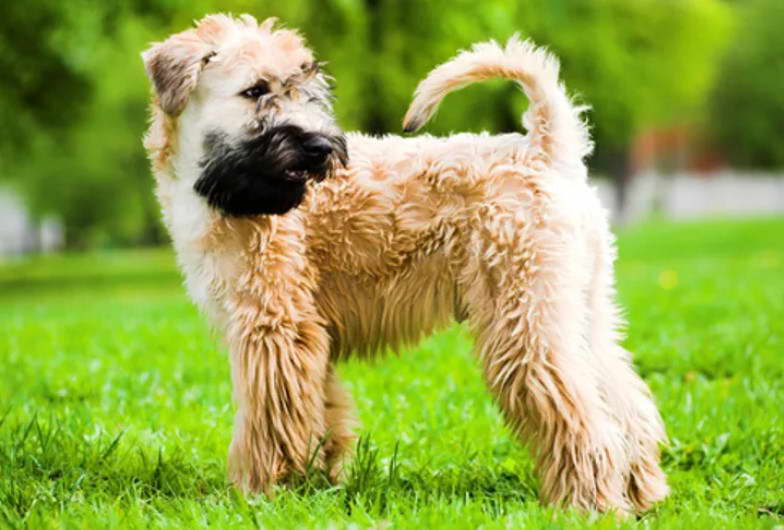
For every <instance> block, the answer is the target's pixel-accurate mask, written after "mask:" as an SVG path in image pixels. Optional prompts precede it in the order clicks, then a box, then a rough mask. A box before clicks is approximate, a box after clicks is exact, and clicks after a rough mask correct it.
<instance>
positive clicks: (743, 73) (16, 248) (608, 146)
mask: <svg viewBox="0 0 784 530" xmlns="http://www.w3.org/2000/svg"><path fill="white" fill-rule="evenodd" d="M214 11H228V12H234V13H241V12H248V13H251V14H253V15H255V16H256V17H258V18H260V19H261V18H264V17H267V16H273V15H274V16H278V17H280V19H281V20H282V21H283V23H285V24H286V25H288V26H291V27H296V28H300V29H301V31H302V32H303V33H304V35H305V36H306V37H307V39H308V40H309V42H310V44H311V45H312V47H313V48H314V49H315V50H316V53H317V54H318V56H319V58H320V59H322V60H325V61H327V63H328V66H327V70H328V71H329V72H330V73H331V74H332V75H333V76H334V77H335V78H336V80H337V89H336V92H337V94H336V95H337V104H336V112H337V114H338V118H339V121H340V123H341V125H342V126H343V127H344V128H345V129H347V130H351V129H359V130H363V131H367V132H373V133H386V132H390V133H399V132H400V121H401V118H402V116H403V113H404V112H405V110H406V107H407V104H408V102H409V101H410V97H411V94H412V92H413V90H414V88H415V86H416V84H417V82H418V81H419V80H420V79H421V78H422V77H423V76H424V75H425V74H426V73H427V72H428V71H429V70H430V69H431V68H432V67H434V66H435V65H436V64H438V63H440V62H442V61H444V60H446V59H448V58H449V57H450V56H452V55H453V54H454V53H455V52H456V51H457V50H458V49H461V48H464V47H467V46H469V45H470V44H471V43H473V42H476V41H480V40H485V39H488V38H495V39H499V40H504V39H506V38H507V37H509V36H510V35H511V34H512V33H515V32H519V33H521V34H522V35H523V36H524V37H530V38H532V39H534V40H535V41H536V42H538V43H540V44H545V45H547V46H549V47H550V48H551V49H552V50H553V51H554V52H555V53H556V54H557V55H558V56H559V57H560V58H561V61H562V64H563V76H564V79H565V81H566V83H567V85H568V87H569V89H570V90H571V91H572V92H574V93H576V94H578V95H579V97H580V99H581V100H582V101H584V102H587V103H589V104H590V105H591V106H592V108H593V110H592V111H591V113H590V115H589V118H590V122H591V124H592V128H593V134H594V136H595V139H596V142H597V149H596V153H595V154H594V156H593V157H592V158H591V159H590V161H589V164H590V167H591V174H592V176H593V177H594V178H595V179H596V182H597V185H598V186H599V188H600V192H601V194H602V197H603V199H604V201H605V203H606V205H607V206H608V207H609V208H611V209H612V211H613V214H614V216H615V219H616V221H617V222H632V221H634V220H637V219H641V218H646V217H650V216H664V217H672V218H687V217H691V218H694V217H701V216H708V215H749V214H755V213H760V214H761V213H766V214H771V213H773V214H775V213H782V212H784V178H782V174H784V169H783V168H784V32H783V31H782V28H784V2H782V1H781V0H732V1H730V0H599V1H594V0H520V1H516V2H513V1H509V0H483V1H482V2H476V1H475V0H449V1H447V0H433V1H427V2H422V1H420V0H335V1H333V2H323V1H320V0H318V1H317V0H300V1H297V2H248V1H241V0H227V1H222V2H217V1H210V0H188V1H185V0H123V1H120V0H107V1H103V2H94V1H89V0H68V1H67V2H63V1H60V0H37V1H35V2H29V3H28V2H4V3H3V5H2V7H0V70H2V72H3V74H2V75H1V76H0V123H2V128H0V256H13V255H18V254H23V253H29V252H38V251H42V250H57V249H66V250H82V249H96V248H98V249H100V248H116V247H129V246H149V245H159V244H163V243H165V242H166V241H167V237H166V234H165V232H164V230H163V229H162V226H161V223H160V220H159V211H158V207H157V205H156V204H155V202H154V198H153V194H152V187H153V180H152V177H151V175H150V171H149V169H148V165H147V161H146V159H145V155H144V152H143V149H142V145H141V136H142V134H143V132H144V129H145V126H146V121H147V102H148V98H149V85H148V82H147V79H146V78H145V75H144V71H143V68H142V63H141V60H140V58H139V53H140V52H141V51H142V50H143V49H145V48H146V46H147V45H148V43H150V42H151V41H155V40H162V39H163V38H165V37H166V36H167V35H169V34H170V33H173V32H176V31H180V30H182V29H185V28H186V27H188V26H189V25H190V24H191V22H192V20H193V19H195V18H200V17H201V16H203V15H204V14H206V13H210V12H214ZM525 105H526V101H525V98H524V97H523V96H522V95H521V94H519V93H518V90H517V88H516V87H515V86H513V85H512V84H511V83H508V82H491V83H487V84H484V85H481V86H475V87H471V88H469V89H466V90H465V91H463V92H461V93H458V94H455V95H453V96H450V98H449V100H448V101H447V103H446V104H445V105H444V107H443V108H442V110H441V112H440V114H439V115H438V116H437V118H436V119H435V120H434V121H433V122H432V124H431V125H429V127H428V129H427V130H428V132H431V133H435V134H445V133H449V132H451V131H464V130H473V131H478V130H482V129H486V130H489V131H492V132H502V131H516V130H519V127H520V113H521V112H522V111H523V110H524V108H525Z"/></svg>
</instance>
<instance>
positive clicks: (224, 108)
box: [142, 15, 347, 216]
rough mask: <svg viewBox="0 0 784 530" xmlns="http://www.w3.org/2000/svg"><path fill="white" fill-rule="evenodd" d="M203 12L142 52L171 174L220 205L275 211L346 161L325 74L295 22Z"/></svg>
mask: <svg viewBox="0 0 784 530" xmlns="http://www.w3.org/2000/svg"><path fill="white" fill-rule="evenodd" d="M274 25H275V20H274V19H268V20H266V21H264V22H262V23H261V24H259V23H257V22H256V20H255V19H254V18H253V17H251V16H248V15H243V16H241V17H240V18H233V17H230V16H226V15H211V16H208V17H205V18H204V19H202V20H201V21H199V22H197V24H196V27H195V28H192V29H189V30H187V31H183V32H182V33H177V34H175V35H173V36H171V37H169V38H168V39H167V40H165V41H164V42H161V43H156V44H154V45H153V46H152V47H151V48H150V49H149V50H147V51H146V52H144V53H143V54H142V58H143V60H144V65H145V70H146V71H147V75H148V76H149V78H150V80H151V82H152V84H153V87H154V90H155V94H156V104H157V105H158V106H159V108H160V110H161V111H162V112H163V113H164V114H165V117H166V119H168V120H171V121H172V123H176V127H175V128H176V135H177V140H176V146H177V147H176V156H175V157H174V158H175V159H174V160H173V161H172V164H174V166H175V172H176V173H177V177H178V178H185V179H191V180H192V182H190V184H191V185H192V186H193V189H194V190H195V191H196V193H198V194H199V195H201V196H203V197H204V198H205V199H206V201H207V202H208V204H209V205H210V206H212V207H214V208H216V209H218V210H219V211H220V212H222V213H223V214H224V215H229V216H248V215H257V214H283V213H285V212H287V211H289V210H290V209H292V208H295V207H296V206H297V205H299V203H300V202H301V200H302V198H303V196H304V194H305V191H306V186H307V182H308V181H309V180H317V181H318V180H321V179H323V178H324V177H326V176H327V175H328V174H329V173H330V172H331V171H333V170H334V169H335V168H336V167H338V166H339V165H341V164H345V162H346V157H347V153H346V143H345V140H344V137H343V135H342V133H341V131H340V129H339V128H338V127H337V125H336V124H335V120H334V117H333V115H332V94H331V91H330V87H329V79H328V77H326V76H325V75H324V74H323V73H322V72H321V71H320V69H319V64H318V63H317V62H316V61H315V59H314V57H313V54H312V53H311V51H310V50H309V49H308V48H307V47H306V46H305V44H304V42H303V39H302V38H301V37H300V36H299V35H298V34H297V33H296V32H294V31H292V30H288V29H276V28H275V27H274Z"/></svg>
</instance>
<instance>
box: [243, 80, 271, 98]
mask: <svg viewBox="0 0 784 530" xmlns="http://www.w3.org/2000/svg"><path fill="white" fill-rule="evenodd" d="M269 91H270V90H269V85H267V83H264V82H261V83H256V84H255V85H253V86H252V87H250V88H248V89H245V90H243V91H242V92H240V96H242V97H244V98H248V99H259V98H260V97H261V96H263V95H264V94H269Z"/></svg>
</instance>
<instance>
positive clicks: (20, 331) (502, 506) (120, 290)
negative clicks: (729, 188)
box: [0, 219, 784, 529]
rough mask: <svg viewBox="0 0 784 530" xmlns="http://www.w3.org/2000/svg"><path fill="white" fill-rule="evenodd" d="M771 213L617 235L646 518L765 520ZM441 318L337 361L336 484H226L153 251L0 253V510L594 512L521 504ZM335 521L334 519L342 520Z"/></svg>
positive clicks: (95, 513) (407, 517) (783, 225)
mask: <svg viewBox="0 0 784 530" xmlns="http://www.w3.org/2000/svg"><path fill="white" fill-rule="evenodd" d="M782 234H784V220H783V219H762V220H749V221H710V222H701V223H698V224H665V223H651V224H647V225H642V226H638V227H635V228H633V229H631V230H628V231H626V232H624V233H623V234H621V238H620V255H621V258H620V262H619V266H618V277H619V287H620V293H621V300H622V303H623V305H624V306H625V307H626V308H627V309H628V315H629V319H630V321H631V325H630V331H629V339H628V340H627V346H628V347H629V348H630V349H631V350H632V351H634V352H636V361H637V363H638V366H639V368H640V370H641V372H642V374H643V375H644V377H645V378H646V380H647V381H648V382H649V384H650V385H651V387H652V389H653V391H654V393H655V394H656V398H657V401H658V402H659V404H660V406H661V409H662V413H663V415H664V419H665V422H666V424H667V429H668V432H669V434H670V437H671V439H672V443H671V446H670V447H669V448H668V449H666V451H665V454H664V466H665V468H666V470H667V472H668V474H669V477H670V481H671V485H672V488H673V495H672V497H671V498H670V499H669V500H667V501H666V502H665V503H663V504H662V505H661V506H659V507H658V508H657V509H655V510H654V511H653V512H651V513H650V514H648V515H646V516H645V517H644V518H642V519H641V520H640V521H637V522H628V523H624V524H625V525H628V526H639V527H645V528H666V529H670V528H681V527H687V528H690V529H691V528H757V527H761V528H776V527H778V528H782V527H783V526H782V525H784V416H783V413H784V236H783V235H782ZM470 350H471V341H470V338H469V337H468V335H467V334H466V333H465V332H464V331H463V330H462V329H460V328H458V327H455V328H453V329H451V330H449V331H447V332H445V333H442V334H440V335H438V336H435V337H432V338H430V339H428V340H427V341H425V342H424V343H423V344H421V345H420V346H419V347H418V348H416V349H415V350H413V351H410V352H407V353H406V354H405V355H402V356H401V357H399V358H388V359H384V360H381V361H377V362H374V363H370V364H366V363H359V362H349V363H347V364H345V365H343V366H342V367H341V373H342V375H343V376H344V379H345V380H346V382H347V385H348V387H349V388H350V389H351V391H352V393H353V394H354V396H355V398H356V402H357V405H358V408H359V414H360V417H361V420H362V423H363V429H362V434H363V441H362V443H361V445H360V448H359V451H358V458H357V461H356V463H355V466H354V468H353V471H352V474H351V476H350V478H349V480H348V482H347V483H346V484H344V485H343V486H340V487H325V486H323V485H318V484H316V483H315V481H314V483H309V484H305V485H303V486H301V487H299V488H298V489H295V490H280V491H278V493H277V496H276V497H275V498H274V499H273V500H269V499H267V498H265V497H256V498H252V499H247V500H246V499H244V498H243V497H241V496H240V495H238V494H236V492H234V491H233V490H232V489H231V488H230V487H229V486H228V485H227V483H226V479H225V454H226V447H227V444H228V442H229V438H230V435H231V423H232V414H233V413H232V407H231V405H230V384H229V373H228V366H227V361H226V359H225V355H224V354H223V352H221V351H220V349H219V348H218V347H217V345H216V341H215V340H214V339H213V338H212V337H211V336H210V334H209V332H208V329H207V326H206V325H205V323H204V322H203V320H202V318H201V317H200V316H199V315H198V314H197V312H196V310H195V309H194V308H193V307H192V306H191V305H190V303H189V302H188V301H187V300H186V298H185V295H184V290H183V288H182V286H181V281H180V277H179V275H178V273H177V271H176V268H175V265H174V263H173V259H172V256H171V254H170V253H169V252H168V251H161V250H152V251H129V252H106V253H93V254H89V255H83V256H53V257H43V258H35V259H31V260H25V261H20V262H7V263H5V264H3V265H2V266H0V526H5V525H7V526H11V527H31V528H41V527H43V528H52V527H66V528H104V527H126V526H127V527H144V528H148V527H152V528H157V527H185V528H191V527H201V526H208V525H209V526H212V527H215V528H226V527H237V528H247V527H252V526H261V527H266V528H291V527H316V528H343V527H353V528H365V527H375V528H385V527H387V526H389V527H390V528H437V527H441V528H476V527H483V528H522V527H526V528H584V527H586V526H592V527H596V528H609V527H614V526H616V524H617V523H616V522H615V521H614V520H613V519H612V518H610V517H588V518H586V517H584V516H581V515H579V514H576V513H572V512H560V511H554V510H551V509H548V508H544V507H541V506H540V505H539V504H538V503H537V501H536V491H537V484H536V480H535V479H534V477H533V475H532V467H531V461H530V459H529V457H528V456H527V454H526V452H525V451H524V450H523V449H522V448H521V447H520V446H519V445H518V444H517V443H516V442H515V441H514V440H513V439H512V437H511V436H510V435H509V433H508V431H507V430H506V428H505V427H504V426H503V425H502V422H501V421H500V418H499V415H498V413H497V411H496V409H495V408H494V406H493V405H492V403H491V400H490V398H489V396H488V394H487V393H486V392H485V389H484V388H483V385H482V383H481V380H480V377H479V372H478V370H477V367H476V366H475V362H474V360H473V359H472V357H471V353H470ZM352 525H353V526H352Z"/></svg>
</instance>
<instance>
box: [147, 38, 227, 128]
mask: <svg viewBox="0 0 784 530" xmlns="http://www.w3.org/2000/svg"><path fill="white" fill-rule="evenodd" d="M213 55H214V52H213V51H212V44H211V43H208V42H206V41H205V40H203V39H202V38H200V36H199V34H198V33H197V31H196V30H195V29H190V30H187V31H183V32H182V33H178V34H177V35H173V36H171V37H169V38H168V39H166V40H165V41H163V42H158V43H155V44H153V45H152V46H151V47H150V49H148V50H147V51H145V52H144V53H142V60H143V61H144V69H145V71H146V72H147V77H149V78H150V81H151V82H152V85H153V87H154V88H155V93H156V94H158V102H159V104H160V106H161V108H162V109H163V111H164V112H165V113H166V114H169V115H170V116H177V115H179V114H180V112H182V109H184V108H185V103H186V102H187V101H188V96H190V93H191V91H192V90H193V88H194V87H195V86H196V83H197V82H198V80H199V74H200V73H201V71H202V69H203V68H204V66H205V65H206V64H207V63H208V62H209V60H210V57H212V56H213Z"/></svg>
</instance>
